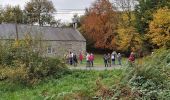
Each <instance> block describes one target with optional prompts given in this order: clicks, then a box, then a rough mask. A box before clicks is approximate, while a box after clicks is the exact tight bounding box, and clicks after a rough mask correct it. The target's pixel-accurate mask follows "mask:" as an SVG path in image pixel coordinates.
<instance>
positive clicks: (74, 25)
mask: <svg viewBox="0 0 170 100" xmlns="http://www.w3.org/2000/svg"><path fill="white" fill-rule="evenodd" d="M73 28H75V29H76V28H77V18H76V17H74V18H73Z"/></svg>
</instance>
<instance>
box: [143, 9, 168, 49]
mask: <svg viewBox="0 0 170 100" xmlns="http://www.w3.org/2000/svg"><path fill="white" fill-rule="evenodd" d="M146 36H147V37H149V38H150V40H151V41H152V43H154V44H156V45H157V46H159V47H162V46H166V44H167V42H170V9H168V8H167V7H165V8H161V9H158V10H157V12H156V13H155V14H154V15H153V21H152V22H150V24H149V33H148V34H147V35H146Z"/></svg>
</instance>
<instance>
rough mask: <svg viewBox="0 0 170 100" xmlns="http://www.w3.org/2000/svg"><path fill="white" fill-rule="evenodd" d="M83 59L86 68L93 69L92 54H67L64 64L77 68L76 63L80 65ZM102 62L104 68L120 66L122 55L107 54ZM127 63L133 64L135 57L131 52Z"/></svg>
mask: <svg viewBox="0 0 170 100" xmlns="http://www.w3.org/2000/svg"><path fill="white" fill-rule="evenodd" d="M83 59H86V67H93V66H94V59H95V57H94V54H93V53H86V55H84V53H83V52H80V53H79V54H76V53H73V52H69V54H68V55H67V56H66V63H68V64H70V65H74V66H77V64H78V63H80V64H82V63H83ZM103 61H104V66H105V67H111V66H114V65H116V62H118V63H117V65H122V55H121V53H118V54H117V53H116V52H115V51H113V52H112V53H111V54H110V53H107V54H104V55H103ZM128 61H129V62H131V63H134V61H135V55H134V53H133V52H131V54H130V56H129V58H128Z"/></svg>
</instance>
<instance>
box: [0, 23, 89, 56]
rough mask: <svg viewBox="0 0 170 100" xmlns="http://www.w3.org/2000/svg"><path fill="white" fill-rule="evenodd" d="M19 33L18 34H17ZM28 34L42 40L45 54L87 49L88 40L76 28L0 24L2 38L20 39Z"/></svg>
mask: <svg viewBox="0 0 170 100" xmlns="http://www.w3.org/2000/svg"><path fill="white" fill-rule="evenodd" d="M16 33H18V35H16ZM26 34H28V35H29V36H31V38H32V39H35V40H41V42H42V43H43V45H44V46H43V48H41V49H44V54H45V55H48V56H61V55H63V54H65V53H68V52H75V53H79V52H80V51H86V40H85V38H84V37H83V36H82V34H81V33H80V32H79V31H78V30H77V29H75V28H56V27H49V26H43V27H40V26H36V25H23V24H18V25H16V24H0V39H1V40H3V41H6V40H15V39H16V37H17V36H18V39H19V40H22V39H24V38H25V35H26Z"/></svg>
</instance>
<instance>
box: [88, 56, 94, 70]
mask: <svg viewBox="0 0 170 100" xmlns="http://www.w3.org/2000/svg"><path fill="white" fill-rule="evenodd" d="M89 60H90V65H91V67H93V62H94V55H93V54H92V53H91V54H90V57H89Z"/></svg>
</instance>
